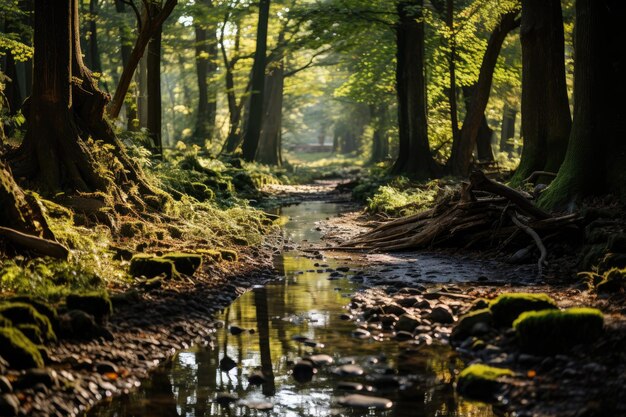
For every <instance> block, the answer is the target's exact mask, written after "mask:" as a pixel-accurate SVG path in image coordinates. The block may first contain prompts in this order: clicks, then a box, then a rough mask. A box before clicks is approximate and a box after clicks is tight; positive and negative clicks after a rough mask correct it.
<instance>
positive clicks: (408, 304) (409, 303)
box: [398, 297, 419, 307]
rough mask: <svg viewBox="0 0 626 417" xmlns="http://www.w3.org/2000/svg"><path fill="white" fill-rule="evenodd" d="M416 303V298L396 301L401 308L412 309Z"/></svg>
mask: <svg viewBox="0 0 626 417" xmlns="http://www.w3.org/2000/svg"><path fill="white" fill-rule="evenodd" d="M418 301H419V299H418V298H417V297H404V298H400V299H399V300H398V304H399V305H401V306H402V307H413V306H414V305H415V304H417V302H418Z"/></svg>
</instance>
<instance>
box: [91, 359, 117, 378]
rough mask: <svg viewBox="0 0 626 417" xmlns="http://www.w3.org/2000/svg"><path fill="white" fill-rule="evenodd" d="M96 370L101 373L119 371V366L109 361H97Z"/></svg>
mask: <svg viewBox="0 0 626 417" xmlns="http://www.w3.org/2000/svg"><path fill="white" fill-rule="evenodd" d="M95 368H96V372H98V373H99V374H101V375H102V374H109V373H115V374H117V373H118V369H117V366H116V365H115V364H114V363H112V362H108V361H102V362H96V364H95Z"/></svg>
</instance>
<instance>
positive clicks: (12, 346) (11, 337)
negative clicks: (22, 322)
mask: <svg viewBox="0 0 626 417" xmlns="http://www.w3.org/2000/svg"><path fill="white" fill-rule="evenodd" d="M0 356H1V357H2V358H4V359H5V360H6V361H7V362H9V365H11V367H12V368H15V369H28V368H41V367H43V365H44V363H43V358H42V356H41V353H40V352H39V350H38V349H37V346H36V345H35V344H34V343H33V342H31V341H30V340H29V339H28V338H27V337H26V336H25V335H24V333H22V332H21V331H20V330H19V329H17V328H15V327H2V328H0Z"/></svg>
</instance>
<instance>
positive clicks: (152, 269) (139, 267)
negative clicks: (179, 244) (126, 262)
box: [130, 255, 178, 279]
mask: <svg viewBox="0 0 626 417" xmlns="http://www.w3.org/2000/svg"><path fill="white" fill-rule="evenodd" d="M130 273H131V275H132V276H134V277H141V276H144V277H146V278H154V277H156V276H159V275H161V274H164V275H165V277H166V278H167V279H173V278H178V270H177V269H176V265H174V262H173V261H171V260H169V259H164V258H161V257H157V256H150V255H135V256H133V258H132V259H131V260H130Z"/></svg>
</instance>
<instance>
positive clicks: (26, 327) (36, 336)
mask: <svg viewBox="0 0 626 417" xmlns="http://www.w3.org/2000/svg"><path fill="white" fill-rule="evenodd" d="M17 328H18V329H19V331H21V332H22V333H24V336H26V337H27V338H28V340H30V341H31V342H33V343H34V344H36V345H41V344H43V342H44V340H43V336H42V335H41V330H39V327H37V326H36V325H34V324H20V325H19V326H17Z"/></svg>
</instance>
